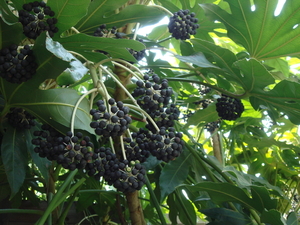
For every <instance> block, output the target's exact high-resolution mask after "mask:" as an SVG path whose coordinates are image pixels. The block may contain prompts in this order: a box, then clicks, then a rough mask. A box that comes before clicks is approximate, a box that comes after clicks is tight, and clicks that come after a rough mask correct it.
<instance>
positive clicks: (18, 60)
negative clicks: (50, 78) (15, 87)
mask: <svg viewBox="0 0 300 225" xmlns="http://www.w3.org/2000/svg"><path fill="white" fill-rule="evenodd" d="M36 68H37V64H36V62H35V57H34V56H33V51H32V50H31V49H30V47H29V45H25V46H24V47H23V49H20V51H19V52H18V46H17V45H16V44H12V45H10V46H9V47H7V48H3V49H1V50H0V76H1V77H2V78H4V79H6V80H7V81H9V82H11V83H18V84H19V83H22V82H25V81H27V80H29V79H30V78H31V77H32V76H33V75H34V74H35V73H36Z"/></svg>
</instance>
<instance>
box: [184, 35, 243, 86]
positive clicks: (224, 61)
mask: <svg viewBox="0 0 300 225" xmlns="http://www.w3.org/2000/svg"><path fill="white" fill-rule="evenodd" d="M190 41H191V42H192V44H193V46H194V49H195V52H203V53H206V54H209V55H210V56H211V57H212V58H213V61H215V63H216V64H215V65H216V66H217V68H221V70H217V72H222V75H223V76H224V77H225V78H226V79H228V80H233V81H236V82H238V83H242V80H241V78H240V76H239V73H240V72H239V70H238V69H237V68H234V67H233V63H235V62H236V61H237V58H236V56H235V54H234V53H233V52H231V51H230V50H228V49H226V48H222V47H220V46H217V45H215V44H213V43H211V42H209V41H205V40H201V39H197V38H194V39H191V40H190ZM206 58H207V57H206Z"/></svg>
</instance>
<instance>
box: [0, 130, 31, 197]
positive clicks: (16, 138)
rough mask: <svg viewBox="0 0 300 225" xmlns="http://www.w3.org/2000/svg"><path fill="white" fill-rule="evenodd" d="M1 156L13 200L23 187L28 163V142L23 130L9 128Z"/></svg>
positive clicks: (4, 137) (3, 142) (2, 145)
mask: <svg viewBox="0 0 300 225" xmlns="http://www.w3.org/2000/svg"><path fill="white" fill-rule="evenodd" d="M1 156H2V161H3V165H4V168H5V172H6V175H7V179H8V183H9V185H10V188H11V195H10V198H12V197H13V196H14V195H15V194H16V193H17V192H18V191H19V189H20V187H21V186H22V184H23V182H24V179H25V175H26V166H27V163H28V157H27V150H26V142H25V139H24V133H23V131H22V130H19V129H16V128H13V127H11V126H7V129H6V132H5V134H4V136H3V139H2V144H1Z"/></svg>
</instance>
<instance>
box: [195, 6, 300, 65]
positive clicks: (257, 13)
mask: <svg viewBox="0 0 300 225" xmlns="http://www.w3.org/2000/svg"><path fill="white" fill-rule="evenodd" d="M226 2H228V4H229V6H230V10H231V13H228V12H226V11H225V10H223V9H221V8H220V7H219V6H217V5H213V4H200V6H201V7H202V8H203V9H204V10H205V12H206V14H207V15H208V16H209V17H210V18H211V19H212V20H218V21H221V22H222V23H224V25H225V26H226V28H227V31H228V36H229V37H230V38H231V39H232V40H233V41H235V42H236V43H238V44H241V45H243V47H244V48H246V49H247V51H248V52H249V53H250V55H251V57H253V58H256V59H259V60H262V59H269V58H275V57H282V56H287V55H297V54H299V53H300V48H299V47H298V46H299V37H300V28H299V27H297V25H298V23H299V18H300V17H299V15H300V14H299V13H300V2H299V1H286V3H285V5H284V6H283V8H282V11H281V13H280V14H279V15H274V12H275V9H276V7H277V3H278V2H277V1H274V0H259V1H254V4H255V9H254V10H253V8H251V1H248V0H246V1H245V0H226ZM237 18H239V19H237Z"/></svg>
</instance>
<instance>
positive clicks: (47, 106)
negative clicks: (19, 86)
mask: <svg viewBox="0 0 300 225" xmlns="http://www.w3.org/2000/svg"><path fill="white" fill-rule="evenodd" d="M79 98H80V96H79V95H78V94H77V92H76V91H75V90H73V89H49V90H46V91H42V90H36V91H32V92H31V93H30V95H27V96H23V97H22V98H21V97H19V98H18V99H15V102H14V105H16V106H18V107H22V108H24V109H25V110H26V111H28V112H29V113H30V114H32V115H33V116H35V117H37V118H39V119H40V120H41V121H42V122H43V123H47V124H50V125H58V124H60V125H63V126H64V127H65V128H66V129H68V130H69V129H70V126H71V117H72V113H73V110H74V105H75V104H76V103H77V101H78V99H79ZM74 122H75V126H74V127H75V129H81V130H86V131H88V132H90V133H94V131H93V129H92V128H91V127H90V126H87V124H90V122H91V118H90V115H89V102H88V100H87V99H86V98H84V99H83V100H82V102H81V103H80V104H79V107H78V109H77V111H76V116H75V121H74ZM62 132H63V133H64V132H66V131H65V130H64V131H62Z"/></svg>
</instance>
